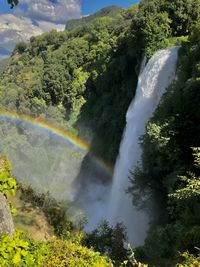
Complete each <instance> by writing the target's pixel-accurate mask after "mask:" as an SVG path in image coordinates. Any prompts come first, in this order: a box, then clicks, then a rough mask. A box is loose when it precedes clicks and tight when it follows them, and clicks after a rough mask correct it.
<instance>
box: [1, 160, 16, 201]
mask: <svg viewBox="0 0 200 267" xmlns="http://www.w3.org/2000/svg"><path fill="white" fill-rule="evenodd" d="M0 192H2V193H3V194H4V195H5V196H8V195H9V194H15V192H16V181H15V179H14V178H13V177H11V165H10V162H9V161H8V160H7V159H6V158H5V157H0Z"/></svg>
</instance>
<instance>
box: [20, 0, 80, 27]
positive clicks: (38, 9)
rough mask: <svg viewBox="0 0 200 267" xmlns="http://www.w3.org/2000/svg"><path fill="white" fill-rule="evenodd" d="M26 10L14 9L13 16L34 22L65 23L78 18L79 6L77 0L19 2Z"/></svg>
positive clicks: (28, 0) (24, 0)
mask: <svg viewBox="0 0 200 267" xmlns="http://www.w3.org/2000/svg"><path fill="white" fill-rule="evenodd" d="M20 3H23V4H26V5H27V10H22V9H19V8H18V9H16V11H15V14H16V15H20V16H25V17H29V18H31V19H35V20H43V21H44V20H46V21H51V22H55V23H65V22H66V21H67V20H69V19H72V18H79V17H80V15H81V6H80V2H79V1H78V0H54V1H49V0H21V1H20Z"/></svg>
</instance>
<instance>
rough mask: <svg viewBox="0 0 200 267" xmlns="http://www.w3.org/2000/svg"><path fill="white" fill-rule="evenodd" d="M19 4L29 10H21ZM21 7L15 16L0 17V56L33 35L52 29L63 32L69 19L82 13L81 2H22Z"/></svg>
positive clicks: (39, 0) (16, 9) (42, 0)
mask: <svg viewBox="0 0 200 267" xmlns="http://www.w3.org/2000/svg"><path fill="white" fill-rule="evenodd" d="M20 4H25V5H27V8H26V9H21V8H20ZM20 4H19V5H18V7H17V8H15V10H14V13H13V14H4V15H0V55H1V54H2V53H1V51H12V49H13V48H14V47H15V45H16V43H18V42H20V41H28V40H29V39H30V37H31V36H36V35H39V34H41V33H43V32H46V31H50V30H51V29H57V30H64V27H65V22H66V21H67V20H69V19H72V18H78V17H80V14H81V5H80V1H79V0H20Z"/></svg>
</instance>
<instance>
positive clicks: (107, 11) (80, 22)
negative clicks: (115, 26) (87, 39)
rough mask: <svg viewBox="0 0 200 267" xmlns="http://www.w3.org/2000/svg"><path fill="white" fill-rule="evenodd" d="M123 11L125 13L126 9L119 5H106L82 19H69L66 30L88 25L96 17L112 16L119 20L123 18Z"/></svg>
mask: <svg viewBox="0 0 200 267" xmlns="http://www.w3.org/2000/svg"><path fill="white" fill-rule="evenodd" d="M123 13H124V9H123V8H121V7H118V6H110V7H105V8H103V9H101V10H99V11H97V12H96V13H94V14H91V15H88V16H86V17H83V18H81V19H73V20H69V21H67V23H66V26H65V30H67V31H71V30H73V29H75V28H76V27H80V26H81V27H82V26H87V25H88V24H90V23H92V21H94V20H95V19H98V18H102V17H110V18H113V19H116V20H118V19H120V18H122V16H123Z"/></svg>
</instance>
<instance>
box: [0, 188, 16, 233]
mask: <svg viewBox="0 0 200 267" xmlns="http://www.w3.org/2000/svg"><path fill="white" fill-rule="evenodd" d="M3 233H4V234H9V235H10V236H13V234H14V224H13V218H12V215H11V210H10V205H9V203H8V201H7V199H6V197H5V196H4V195H3V194H2V193H0V235H1V234H3Z"/></svg>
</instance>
